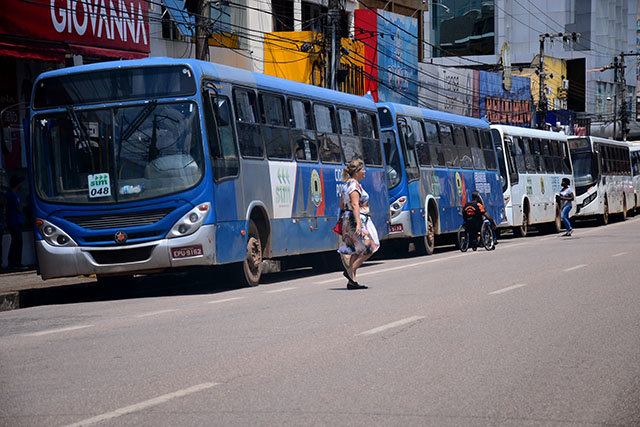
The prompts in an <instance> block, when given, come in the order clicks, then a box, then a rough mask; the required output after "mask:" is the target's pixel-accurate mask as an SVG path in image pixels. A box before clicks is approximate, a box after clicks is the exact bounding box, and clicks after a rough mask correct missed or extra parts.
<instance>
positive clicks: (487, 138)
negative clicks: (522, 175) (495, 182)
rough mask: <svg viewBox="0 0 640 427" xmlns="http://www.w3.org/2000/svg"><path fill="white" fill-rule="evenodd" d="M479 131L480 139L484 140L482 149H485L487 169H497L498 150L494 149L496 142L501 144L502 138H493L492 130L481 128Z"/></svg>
mask: <svg viewBox="0 0 640 427" xmlns="http://www.w3.org/2000/svg"><path fill="white" fill-rule="evenodd" d="M479 132H480V141H481V142H482V150H483V151H484V161H485V164H486V165H487V169H489V170H490V171H494V170H497V169H498V164H497V163H496V150H495V149H494V143H495V144H501V142H500V140H496V141H494V140H493V138H492V136H491V131H488V130H481V131H479ZM498 135H499V134H498ZM516 181H517V180H516Z"/></svg>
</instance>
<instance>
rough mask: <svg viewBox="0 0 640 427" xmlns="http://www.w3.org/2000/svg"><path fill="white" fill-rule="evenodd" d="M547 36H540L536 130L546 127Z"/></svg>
mask: <svg viewBox="0 0 640 427" xmlns="http://www.w3.org/2000/svg"><path fill="white" fill-rule="evenodd" d="M548 35H549V34H540V60H539V63H538V77H539V79H538V83H539V86H540V88H539V89H540V90H539V92H538V129H544V128H545V127H546V118H547V95H546V93H545V92H544V89H545V83H544V78H545V76H546V73H545V71H544V42H545V39H546V36H548Z"/></svg>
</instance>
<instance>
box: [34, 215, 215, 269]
mask: <svg viewBox="0 0 640 427" xmlns="http://www.w3.org/2000/svg"><path fill="white" fill-rule="evenodd" d="M214 230H215V226H214V225H203V226H202V227H200V228H199V229H198V231H196V232H195V233H193V234H190V235H188V236H184V237H177V238H173V239H161V240H154V241H152V242H145V243H140V244H134V245H126V246H110V247H95V246H72V247H60V246H52V245H50V244H49V243H47V242H46V241H44V240H36V242H35V246H36V253H37V256H38V264H39V266H40V274H41V276H42V278H43V279H45V280H46V279H53V278H56V277H73V276H78V275H90V274H104V275H119V274H121V275H124V274H133V273H143V272H145V271H151V270H156V271H157V270H163V269H167V268H176V267H187V266H195V265H212V264H215V258H216V257H215V240H214V239H215V237H214V236H215V233H214Z"/></svg>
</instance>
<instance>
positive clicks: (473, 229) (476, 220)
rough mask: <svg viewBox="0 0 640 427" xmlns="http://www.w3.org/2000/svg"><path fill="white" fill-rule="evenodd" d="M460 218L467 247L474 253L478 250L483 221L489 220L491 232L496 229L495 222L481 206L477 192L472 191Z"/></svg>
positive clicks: (480, 198)
mask: <svg viewBox="0 0 640 427" xmlns="http://www.w3.org/2000/svg"><path fill="white" fill-rule="evenodd" d="M462 218H463V219H464V228H465V230H466V231H467V234H468V236H469V246H471V248H472V249H473V250H474V251H475V250H476V249H477V248H478V236H479V234H480V229H481V228H482V223H483V222H484V220H485V219H487V220H489V222H490V223H491V227H492V229H493V230H495V227H496V223H495V221H494V220H493V218H491V215H489V213H487V211H486V210H485V208H484V205H483V204H482V197H480V192H479V191H475V190H474V191H473V192H472V193H471V200H470V201H469V202H467V204H466V205H464V207H463V208H462ZM494 233H495V231H494Z"/></svg>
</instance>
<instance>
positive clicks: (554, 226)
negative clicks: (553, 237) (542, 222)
mask: <svg viewBox="0 0 640 427" xmlns="http://www.w3.org/2000/svg"><path fill="white" fill-rule="evenodd" d="M560 231H562V212H561V211H560V206H558V205H556V217H555V218H554V220H553V222H552V223H551V224H549V232H550V233H555V234H558V233H559V232H560Z"/></svg>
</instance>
